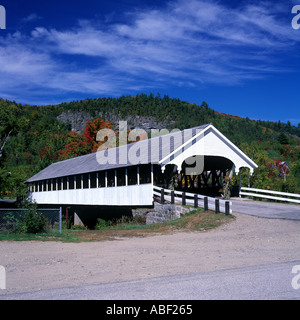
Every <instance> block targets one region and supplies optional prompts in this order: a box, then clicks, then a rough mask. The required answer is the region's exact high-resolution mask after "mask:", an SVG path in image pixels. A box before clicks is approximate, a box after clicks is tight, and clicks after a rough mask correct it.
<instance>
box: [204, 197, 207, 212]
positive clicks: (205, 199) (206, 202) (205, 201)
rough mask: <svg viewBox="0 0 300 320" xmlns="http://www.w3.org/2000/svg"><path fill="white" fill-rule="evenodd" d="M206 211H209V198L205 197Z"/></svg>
mask: <svg viewBox="0 0 300 320" xmlns="http://www.w3.org/2000/svg"><path fill="white" fill-rule="evenodd" d="M204 211H208V198H207V197H204Z"/></svg>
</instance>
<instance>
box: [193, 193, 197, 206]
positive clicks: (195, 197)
mask: <svg viewBox="0 0 300 320" xmlns="http://www.w3.org/2000/svg"><path fill="white" fill-rule="evenodd" d="M194 208H198V195H197V194H194Z"/></svg>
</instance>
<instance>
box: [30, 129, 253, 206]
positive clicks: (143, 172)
mask: <svg viewBox="0 0 300 320" xmlns="http://www.w3.org/2000/svg"><path fill="white" fill-rule="evenodd" d="M136 135H137V136H138V135H139V134H138V131H137V132H136ZM242 167H246V168H249V169H250V172H251V173H253V170H254V169H255V168H257V165H256V164H255V163H254V162H253V161H252V160H251V159H250V158H249V157H248V156H247V155H245V154H244V153H243V152H242V151H241V150H240V149H239V148H238V147H236V146H235V145H234V144H233V143H232V142H231V141H229V140H228V139H227V138H226V137H225V136H224V135H223V134H222V133H221V132H220V131H219V130H217V129H216V128H215V127H214V126H213V125H212V124H207V125H202V126H199V127H195V128H191V129H186V130H182V131H179V130H178V131H174V132H171V133H169V134H165V135H160V136H156V137H152V138H151V139H145V140H140V141H138V142H135V143H131V144H126V145H123V146H120V147H116V148H110V149H107V150H102V151H98V152H95V153H91V154H88V155H84V156H80V157H76V158H72V159H68V160H64V161H60V162H56V163H53V164H51V165H50V166H48V167H47V168H45V169H44V170H42V171H40V172H39V173H37V174H36V175H34V176H33V177H31V178H30V179H28V180H27V181H26V183H27V184H28V189H29V191H30V194H31V197H32V199H33V200H34V201H36V202H37V203H38V204H41V205H70V206H76V205H79V206H82V205H93V206H130V207H139V206H151V205H153V186H154V185H156V186H162V187H166V188H170V185H172V186H173V187H175V189H178V190H187V191H189V192H195V193H199V194H207V193H208V192H211V193H212V192H214V191H216V190H218V189H220V187H222V180H223V179H222V177H223V176H224V175H225V174H227V173H228V172H230V171H232V170H235V172H236V173H239V170H240V168H242Z"/></svg>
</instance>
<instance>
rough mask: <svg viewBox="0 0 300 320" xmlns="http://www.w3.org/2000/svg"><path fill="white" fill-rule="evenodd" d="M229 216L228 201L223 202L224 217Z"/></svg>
mask: <svg viewBox="0 0 300 320" xmlns="http://www.w3.org/2000/svg"><path fill="white" fill-rule="evenodd" d="M229 214H230V203H229V201H226V202H225V215H226V216H228V215H229Z"/></svg>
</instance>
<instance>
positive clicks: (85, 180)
mask: <svg viewBox="0 0 300 320" xmlns="http://www.w3.org/2000/svg"><path fill="white" fill-rule="evenodd" d="M82 179H83V189H87V188H88V187H89V175H88V173H84V174H83V175H82Z"/></svg>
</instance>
